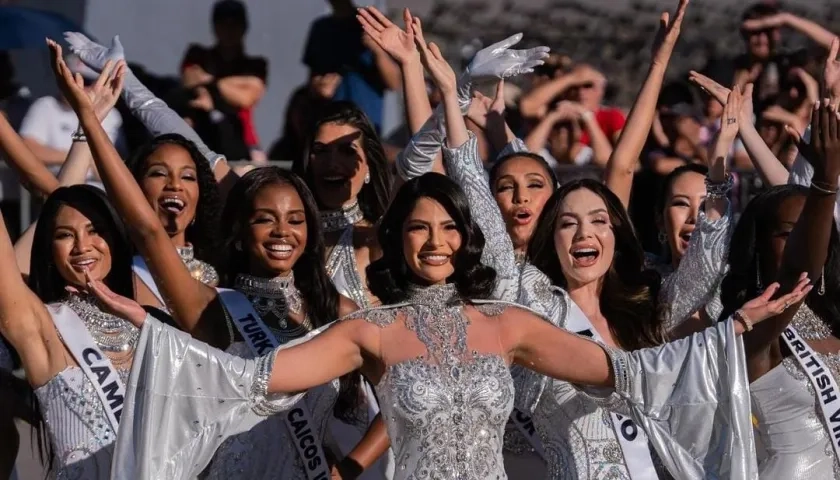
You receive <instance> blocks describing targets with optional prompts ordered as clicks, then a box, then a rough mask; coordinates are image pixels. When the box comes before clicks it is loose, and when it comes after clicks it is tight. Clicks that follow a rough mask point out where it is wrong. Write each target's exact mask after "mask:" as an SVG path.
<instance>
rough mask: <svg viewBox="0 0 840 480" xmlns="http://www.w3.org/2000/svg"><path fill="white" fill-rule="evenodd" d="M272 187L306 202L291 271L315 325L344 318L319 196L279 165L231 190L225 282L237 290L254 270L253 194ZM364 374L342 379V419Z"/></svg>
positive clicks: (355, 402)
mask: <svg viewBox="0 0 840 480" xmlns="http://www.w3.org/2000/svg"><path fill="white" fill-rule="evenodd" d="M270 185H289V186H291V187H292V188H293V189H295V191H296V192H297V193H298V195H299V196H300V199H301V202H302V203H303V211H304V214H305V215H306V246H305V247H304V250H303V253H302V254H301V256H300V258H298V260H297V261H296V262H295V264H294V266H293V267H292V270H293V272H294V275H295V286H296V287H297V288H298V290H299V291H300V293H301V295H302V296H303V299H304V302H305V303H306V309H307V314H308V315H309V318H310V319H311V320H312V323H313V325H314V326H315V327H316V328H318V327H321V326H324V325H326V324H327V323H329V322H330V321H332V320H334V319H337V318H338V317H339V308H338V307H339V298H340V296H339V294H338V290H336V288H335V285H333V283H332V280H330V277H329V275H328V274H327V270H326V268H325V267H324V258H325V252H326V247H325V246H324V234H323V232H322V231H321V222H320V219H319V216H318V207H317V206H316V205H315V198H314V196H313V195H312V192H310V191H309V188H307V186H306V184H305V183H304V181H303V180H302V179H301V178H300V177H298V176H297V175H295V174H294V173H291V172H289V171H287V170H283V169H281V168H279V167H264V168H257V169H254V170H251V171H250V172H248V173H246V174H245V175H243V176H242V177H240V178H239V179H238V180H237V181H236V183H235V184H234V186H233V188H231V190H230V193H229V194H228V197H227V202H226V203H225V209H224V213H223V215H222V222H221V227H220V234H221V235H220V237H221V239H222V247H223V248H222V249H223V255H224V261H223V262H222V263H221V267H222V270H221V283H222V285H224V286H226V287H228V288H232V287H233V285H234V282H235V280H236V276H237V275H239V274H241V273H248V272H249V259H248V253H247V252H248V248H245V246H244V245H245V244H246V243H247V241H248V238H247V232H248V228H249V226H248V221H249V219H250V218H251V215H252V214H253V205H254V198H255V197H256V196H257V194H258V193H259V192H260V190H262V189H263V188H265V187H267V186H270ZM237 242H241V245H242V247H241V248H240V249H237V248H236V243H237ZM359 378H360V377H359V372H351V373H349V374H347V375H344V376H343V377H341V391H340V392H339V399H338V401H337V402H336V405H335V414H336V416H338V417H339V418H343V419H352V418H353V413H354V412H355V411H356V408H357V407H359V405H360V403H361V397H360V396H359V392H360V390H359V386H360V380H359Z"/></svg>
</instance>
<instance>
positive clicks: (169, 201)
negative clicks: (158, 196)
mask: <svg viewBox="0 0 840 480" xmlns="http://www.w3.org/2000/svg"><path fill="white" fill-rule="evenodd" d="M160 203H161V204H162V205H163V206H164V207H170V206H172V207H177V208H184V201H183V200H181V199H180V198H178V197H166V198H164V199H162V200H161V201H160Z"/></svg>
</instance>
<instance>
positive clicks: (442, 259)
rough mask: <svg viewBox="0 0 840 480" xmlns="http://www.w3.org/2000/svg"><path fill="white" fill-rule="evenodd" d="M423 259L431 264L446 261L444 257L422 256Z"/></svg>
mask: <svg viewBox="0 0 840 480" xmlns="http://www.w3.org/2000/svg"><path fill="white" fill-rule="evenodd" d="M423 258H424V259H426V260H431V261H433V262H442V261H444V260H446V258H447V257H446V255H424V256H423Z"/></svg>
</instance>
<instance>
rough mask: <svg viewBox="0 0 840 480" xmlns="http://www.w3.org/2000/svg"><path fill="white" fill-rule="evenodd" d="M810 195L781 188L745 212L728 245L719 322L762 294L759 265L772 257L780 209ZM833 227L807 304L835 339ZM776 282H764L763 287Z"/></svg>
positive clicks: (839, 249)
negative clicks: (820, 272) (822, 290)
mask: <svg viewBox="0 0 840 480" xmlns="http://www.w3.org/2000/svg"><path fill="white" fill-rule="evenodd" d="M807 195H808V188H807V187H803V186H800V185H779V186H775V187H771V188H768V189H767V190H765V191H763V192H761V193H760V194H759V195H757V196H756V197H755V198H753V199H752V200H751V201H750V202H749V203H748V204H747V206H746V208H744V211H743V213H742V214H741V218H740V219H739V220H738V224H737V225H736V226H735V230H734V231H733V233H732V240H731V241H730V242H729V245H730V246H729V259H728V261H729V272H727V274H726V276H725V277H724V278H723V282H722V283H721V294H720V300H721V303H722V304H723V311H722V313H721V316H720V318H719V319H720V320H725V319H727V318H729V316H730V315H732V313H734V312H735V310H737V309H739V308H741V306H742V305H744V303H746V302H748V301H749V300H751V299H753V298H755V297H757V296H758V295H760V294H761V291H760V290H759V285H758V280H759V278H758V275H759V262H760V258H761V257H762V256H764V255H771V253H770V252H769V244H770V239H771V233H772V231H773V228H774V227H775V226H776V225H777V224H778V212H779V208H780V207H781V205H782V202H784V201H785V200H787V199H789V198H791V197H798V196H801V197H804V196H807ZM832 223H833V222H832ZM834 227H835V228H832V229H831V238H830V240H829V246H828V256H827V257H826V262H825V266H824V269H823V278H822V279H814V280H813V283H814V289H813V290H811V292H810V293H808V296H807V297H806V298H805V304H806V305H808V307H809V308H810V309H811V310H812V311H813V312H814V313H815V314H816V315H817V316H819V317H820V318H821V319H822V320H823V321H824V322H826V323H827V324H828V325H830V326H831V328H832V330H833V332H834V335H835V336H840V324H838V323H837V322H840V304H838V299H840V236H838V234H837V228H836V225H834ZM765 273H766V272H765ZM774 281H775V279H769V278H768V279H761V283H762V284H763V285H764V287H766V286H767V285H770V284H771V283H773V282H774ZM821 282H825V294H824V295H820V294H819V289H820V285H821Z"/></svg>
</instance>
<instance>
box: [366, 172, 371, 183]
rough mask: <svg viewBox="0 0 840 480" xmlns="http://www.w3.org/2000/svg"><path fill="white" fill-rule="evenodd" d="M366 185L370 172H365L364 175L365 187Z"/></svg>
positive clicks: (368, 181)
mask: <svg viewBox="0 0 840 480" xmlns="http://www.w3.org/2000/svg"><path fill="white" fill-rule="evenodd" d="M368 183H370V172H367V173H366V174H365V185H367V184H368Z"/></svg>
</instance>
